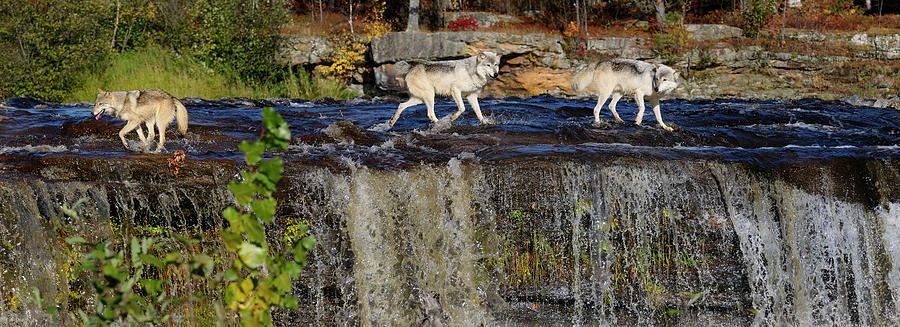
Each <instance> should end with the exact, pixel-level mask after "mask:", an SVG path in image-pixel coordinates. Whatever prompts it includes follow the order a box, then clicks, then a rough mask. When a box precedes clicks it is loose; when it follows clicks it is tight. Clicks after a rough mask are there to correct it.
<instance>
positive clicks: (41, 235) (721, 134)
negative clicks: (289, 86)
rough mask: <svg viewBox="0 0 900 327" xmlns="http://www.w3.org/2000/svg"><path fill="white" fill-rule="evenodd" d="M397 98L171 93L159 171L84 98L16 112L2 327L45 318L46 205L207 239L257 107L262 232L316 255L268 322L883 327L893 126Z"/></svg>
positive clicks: (11, 130) (252, 132)
mask: <svg viewBox="0 0 900 327" xmlns="http://www.w3.org/2000/svg"><path fill="white" fill-rule="evenodd" d="M400 100H402V99H397V98H393V97H384V98H355V99H350V100H345V101H333V100H328V99H320V100H317V101H306V100H290V99H269V100H251V99H239V98H232V99H222V100H216V101H210V100H201V99H196V98H187V99H184V100H183V101H184V103H185V104H186V106H187V108H188V111H189V114H190V127H189V130H188V134H187V136H185V137H182V136H180V135H177V134H176V132H175V130H176V128H175V127H174V126H170V128H169V129H168V130H167V137H166V139H167V141H166V144H165V148H166V149H165V151H164V152H163V153H161V154H148V153H141V152H132V151H128V150H125V149H124V147H123V146H122V144H121V142H120V141H119V139H118V131H119V129H121V128H122V126H124V122H122V121H119V120H116V119H114V118H110V117H108V116H105V117H103V118H101V119H100V120H94V119H93V117H91V115H90V108H91V104H49V103H43V102H40V101H38V100H34V99H28V98H16V99H13V100H11V101H9V102H8V103H7V105H8V106H11V107H13V109H8V110H3V111H0V115H3V116H5V117H8V118H5V119H2V117H0V240H3V242H2V244H0V245H2V246H0V296H2V297H3V299H0V323H22V322H28V321H42V320H41V319H46V317H45V315H44V314H43V313H42V312H40V310H39V309H37V308H36V307H35V306H34V305H32V304H30V303H26V302H27V301H26V300H24V298H26V297H27V294H28V293H30V292H31V290H32V289H33V288H37V289H39V290H40V291H41V293H42V294H65V293H66V292H67V291H71V288H72V287H71V284H72V283H73V281H72V278H71V277H70V276H67V275H66V274H65V273H62V272H64V271H67V269H69V268H68V267H70V266H71V262H72V257H71V254H69V253H66V251H65V246H64V245H65V244H64V243H62V242H60V241H59V235H58V232H57V231H56V229H55V227H54V226H55V225H54V224H55V223H53V221H58V220H59V219H60V218H59V217H62V211H61V209H60V207H61V205H63V204H68V205H71V204H73V203H75V202H76V201H77V200H78V199H81V198H86V199H87V201H86V202H85V203H84V204H83V205H82V206H80V207H79V209H78V210H79V212H80V213H81V214H82V215H83V216H84V217H85V220H86V221H87V224H88V225H89V226H99V227H97V228H96V229H93V230H92V231H96V232H95V233H98V234H102V235H107V236H108V237H110V238H115V237H116V232H115V231H112V230H110V228H108V227H106V226H110V225H112V224H113V221H114V222H115V224H116V226H145V225H147V226H149V225H152V226H164V227H165V228H169V229H171V230H176V231H177V230H206V231H214V230H215V229H216V228H218V227H221V226H222V225H223V224H224V223H225V222H224V221H223V219H222V218H221V216H220V213H221V210H222V209H223V208H224V207H226V206H228V205H232V204H233V203H234V200H233V198H232V197H231V194H230V193H229V192H228V190H227V187H226V186H227V184H228V182H229V181H231V180H234V179H236V178H238V177H239V175H238V174H237V173H238V171H239V170H240V169H242V168H244V165H243V154H242V153H241V152H240V151H238V150H237V144H239V143H240V142H241V141H243V140H253V139H255V138H257V137H259V135H260V132H261V115H260V110H259V109H260V108H261V107H273V108H275V109H276V111H277V112H278V113H280V114H281V115H282V116H283V117H284V118H285V119H286V120H287V122H288V124H289V125H290V126H291V132H292V137H293V141H292V144H291V145H290V147H289V149H288V150H286V151H283V152H272V153H269V154H271V155H275V156H280V157H282V158H283V159H284V160H285V162H286V163H285V175H284V178H283V179H282V180H281V182H280V183H279V185H278V186H279V192H278V194H277V197H278V198H279V202H280V204H279V215H278V216H279V218H276V222H278V221H279V220H278V219H287V217H290V218H292V219H298V220H305V221H308V222H309V223H310V225H311V232H312V233H313V234H315V235H316V236H317V237H318V239H319V244H317V245H316V247H315V249H314V250H313V252H312V253H311V254H310V257H309V263H308V265H307V266H306V267H305V269H304V272H303V275H302V276H301V278H300V279H299V280H297V281H295V282H294V293H295V295H297V296H298V298H299V299H300V302H301V306H300V308H299V309H297V310H277V311H276V312H275V318H276V321H277V322H278V324H279V325H294V324H311V325H321V326H346V325H361V326H445V325H446V326H478V325H483V326H498V325H500V326H535V325H541V326H572V325H579V326H648V325H659V326H694V325H703V326H706V325H713V326H896V325H900V111H898V110H895V109H890V108H887V109H882V108H873V107H860V106H851V105H847V104H845V103H842V102H838V101H823V100H814V99H805V100H785V101H754V100H724V99H719V100H694V101H686V100H667V101H663V103H662V112H663V118H664V120H665V121H666V123H667V124H669V125H670V126H673V127H675V131H674V132H671V133H669V132H665V131H663V130H662V129H660V128H658V127H656V121H655V119H654V118H653V115H652V112H649V114H648V115H645V117H644V120H643V121H644V123H643V126H635V125H634V123H633V121H634V116H635V114H636V112H637V109H636V106H635V104H634V102H631V101H628V102H621V103H620V104H619V106H618V107H617V109H618V112H619V114H620V115H621V116H622V118H623V119H625V120H626V122H625V123H621V124H620V123H615V122H614V121H613V120H612V118H611V115H610V113H609V111H608V110H607V109H606V108H604V111H603V112H602V113H601V119H603V122H602V123H600V124H596V125H594V124H591V123H590V120H591V110H592V108H593V107H594V105H595V103H596V101H591V100H589V99H563V98H555V97H550V96H538V97H533V98H528V99H520V98H506V99H490V98H489V99H482V100H481V106H482V110H483V111H484V112H485V115H486V117H488V118H489V119H490V120H491V121H493V122H494V124H492V125H485V126H482V125H479V124H478V121H477V119H476V118H475V116H474V114H473V113H472V112H471V110H467V111H466V113H465V114H463V116H462V117H461V118H460V119H458V120H456V121H454V122H453V123H452V124H448V123H447V122H446V117H445V120H444V121H442V122H441V123H438V124H432V123H431V122H430V121H429V120H428V119H427V118H426V117H425V108H424V106H422V105H420V106H416V107H413V108H409V109H407V110H405V111H404V112H403V115H402V116H401V118H400V120H399V122H398V123H397V125H395V126H394V127H393V128H388V127H387V125H386V121H387V120H388V119H390V117H391V116H392V115H393V113H394V110H396V107H397V103H398V101H400ZM467 107H468V105H467ZM469 109H470V108H469ZM436 111H437V114H438V117H441V116H446V115H449V114H450V113H451V112H452V111H455V104H454V103H453V102H452V101H449V100H447V99H444V100H442V101H439V102H438V103H437V105H436ZM648 111H650V110H649V109H648ZM127 138H128V139H129V142H130V144H131V146H132V148H140V143H139V142H138V141H137V135H136V134H135V133H131V134H129V135H128V136H127ZM176 150H183V151H184V152H185V154H186V157H187V158H186V160H185V163H184V166H183V167H182V169H181V170H180V172H179V174H178V176H177V177H176V176H174V175H173V174H172V171H171V169H170V167H169V166H168V164H167V159H169V158H171V157H172V153H173V152H174V151H176ZM283 221H287V220H282V222H283ZM284 226H286V224H276V225H275V228H274V229H272V230H270V231H269V232H270V235H269V236H270V239H272V240H273V242H276V243H278V242H280V241H279V236H280V235H282V234H284V233H285V229H286V228H285V227H284ZM209 235H212V236H213V237H210V239H208V240H205V241H207V242H208V246H209V247H210V248H212V249H218V250H221V249H222V248H223V247H224V246H223V245H222V244H221V242H220V241H219V240H218V239H217V238H216V237H214V236H216V234H214V233H211V234H209ZM62 298H65V297H62ZM13 299H19V300H17V301H18V302H15V301H13ZM70 301H71V300H70Z"/></svg>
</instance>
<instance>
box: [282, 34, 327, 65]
mask: <svg viewBox="0 0 900 327" xmlns="http://www.w3.org/2000/svg"><path fill="white" fill-rule="evenodd" d="M284 42H285V43H284V47H283V48H282V49H283V51H282V52H281V53H279V54H278V55H277V57H276V59H277V60H278V61H280V62H285V63H288V64H291V65H310V64H319V63H322V62H324V61H325V60H326V59H325V58H326V57H327V56H328V54H329V53H330V52H331V49H332V48H334V47H333V45H332V44H331V41H329V40H328V38H327V37H324V36H288V37H286V38H285V41H284Z"/></svg>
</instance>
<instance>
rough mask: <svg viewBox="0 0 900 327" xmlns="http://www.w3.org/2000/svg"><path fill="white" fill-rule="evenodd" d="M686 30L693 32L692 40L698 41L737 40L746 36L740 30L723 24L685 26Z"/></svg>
mask: <svg viewBox="0 0 900 327" xmlns="http://www.w3.org/2000/svg"><path fill="white" fill-rule="evenodd" d="M684 28H685V29H686V30H687V31H688V32H691V34H690V36H691V38H692V39H694V40H697V41H714V40H721V39H729V38H736V37H740V36H741V35H742V34H744V31H743V30H742V29H740V28H737V27H734V26H728V25H721V24H684Z"/></svg>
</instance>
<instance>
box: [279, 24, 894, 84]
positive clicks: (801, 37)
mask: <svg viewBox="0 0 900 327" xmlns="http://www.w3.org/2000/svg"><path fill="white" fill-rule="evenodd" d="M452 17H455V16H452ZM498 19H500V18H498ZM685 28H686V29H687V30H688V31H689V32H690V33H691V34H690V37H691V38H692V39H694V40H697V41H700V42H703V43H701V45H700V46H696V47H692V48H691V49H685V50H683V52H681V51H678V50H680V49H676V52H678V53H676V54H674V55H673V54H672V53H669V52H671V49H669V50H665V49H663V50H660V49H655V45H654V43H653V42H651V40H650V39H649V38H646V37H628V36H626V37H612V36H610V37H591V38H588V39H587V40H586V44H584V50H586V51H584V53H583V54H582V53H578V52H574V51H572V50H571V49H573V48H577V45H574V44H572V42H573V40H569V39H566V38H562V37H559V36H548V35H544V34H524V35H523V34H508V33H498V32H477V31H474V32H436V33H419V32H410V33H406V32H397V33H388V34H386V35H384V36H383V37H380V38H374V39H373V40H372V42H371V44H370V51H369V55H370V56H369V59H368V62H367V63H365V65H364V66H367V67H370V68H372V73H371V74H372V76H365V77H358V78H357V79H356V80H357V81H358V82H362V81H374V84H375V86H376V87H377V90H380V91H388V92H403V91H404V85H403V84H402V76H403V74H405V72H406V69H408V66H406V65H407V64H414V63H416V62H419V61H426V60H448V59H458V58H463V57H466V56H470V55H473V54H475V53H477V52H478V51H482V50H489V51H494V52H496V53H498V54H499V55H500V56H501V76H500V78H499V79H498V80H497V81H496V82H494V83H492V84H491V85H489V86H488V87H487V89H486V90H485V92H484V95H485V96H495V97H503V96H510V95H516V96H534V95H538V94H544V93H551V94H567V95H574V94H573V93H570V91H569V90H568V84H569V82H568V81H567V80H566V79H567V78H568V76H570V74H571V73H570V72H569V71H568V70H569V69H570V68H571V67H573V66H575V65H577V64H580V63H583V62H585V61H592V60H599V59H603V58H604V57H624V58H632V59H639V60H646V61H650V62H655V63H665V64H668V65H670V66H676V67H677V68H678V69H681V70H683V71H684V72H685V74H682V75H681V76H683V77H685V78H684V81H682V83H681V85H682V87H680V88H679V89H678V90H677V91H676V94H675V96H676V97H688V98H692V97H694V96H700V97H714V98H715V97H722V96H725V97H735V96H737V97H742V96H744V97H746V96H751V97H761V98H785V97H787V98H802V97H808V96H815V97H820V98H842V97H847V96H848V95H850V94H848V93H851V94H852V93H858V92H868V93H860V94H863V95H865V96H868V97H873V95H874V97H876V98H878V97H881V98H887V97H890V96H894V95H896V94H897V92H896V87H895V85H896V81H897V80H896V79H895V78H893V77H891V75H889V74H886V73H881V72H874V73H872V74H871V75H873V76H874V78H873V79H867V80H865V81H863V82H864V83H862V84H861V83H859V81H857V80H856V76H857V73H858V69H859V68H854V67H855V66H863V67H864V66H865V64H863V65H858V64H856V63H855V62H856V61H860V60H872V59H887V60H891V59H900V35H869V34H855V35H854V34H848V33H843V34H840V33H838V34H834V33H830V34H823V33H820V32H816V31H806V30H797V29H785V30H784V31H783V32H784V34H785V37H787V38H790V39H792V40H794V41H799V42H806V43H811V44H813V43H814V44H818V45H825V46H828V47H832V48H833V47H842V48H845V49H849V50H850V51H849V52H848V54H844V55H833V54H827V55H826V54H820V53H810V52H801V53H794V52H786V51H780V52H777V51H769V50H766V49H764V48H762V47H760V46H756V45H751V46H735V45H734V44H733V42H727V39H729V38H730V39H733V38H739V37H741V33H742V31H741V29H739V28H736V27H731V26H725V25H715V24H687V25H685ZM330 49H331V44H330V42H329V40H328V39H327V38H325V37H297V36H295V37H289V38H288V40H287V42H286V45H285V49H284V51H283V52H282V53H281V54H280V55H279V60H281V61H283V62H286V63H290V64H293V65H307V66H309V65H322V64H328V63H329V62H328V59H327V54H328V53H329V52H330V51H331V50H330ZM567 49H569V50H567ZM404 62H406V63H404ZM397 64H399V66H397ZM854 65H855V66H854ZM823 76H824V77H823ZM398 77H400V79H398ZM828 79H830V80H832V81H833V82H828V81H826V80H828ZM366 83H370V82H366ZM367 90H375V88H367ZM380 91H379V92H380Z"/></svg>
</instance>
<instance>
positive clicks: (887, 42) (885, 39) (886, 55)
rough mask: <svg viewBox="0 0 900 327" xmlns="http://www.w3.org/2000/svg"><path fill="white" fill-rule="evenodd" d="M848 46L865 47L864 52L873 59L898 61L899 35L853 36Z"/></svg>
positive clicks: (899, 50) (899, 53) (899, 56)
mask: <svg viewBox="0 0 900 327" xmlns="http://www.w3.org/2000/svg"><path fill="white" fill-rule="evenodd" d="M850 44H852V45H857V46H863V47H866V48H867V50H868V51H866V52H867V53H868V54H870V55H871V56H873V57H874V58H879V59H900V34H892V35H869V34H854V35H853V37H852V38H850Z"/></svg>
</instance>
